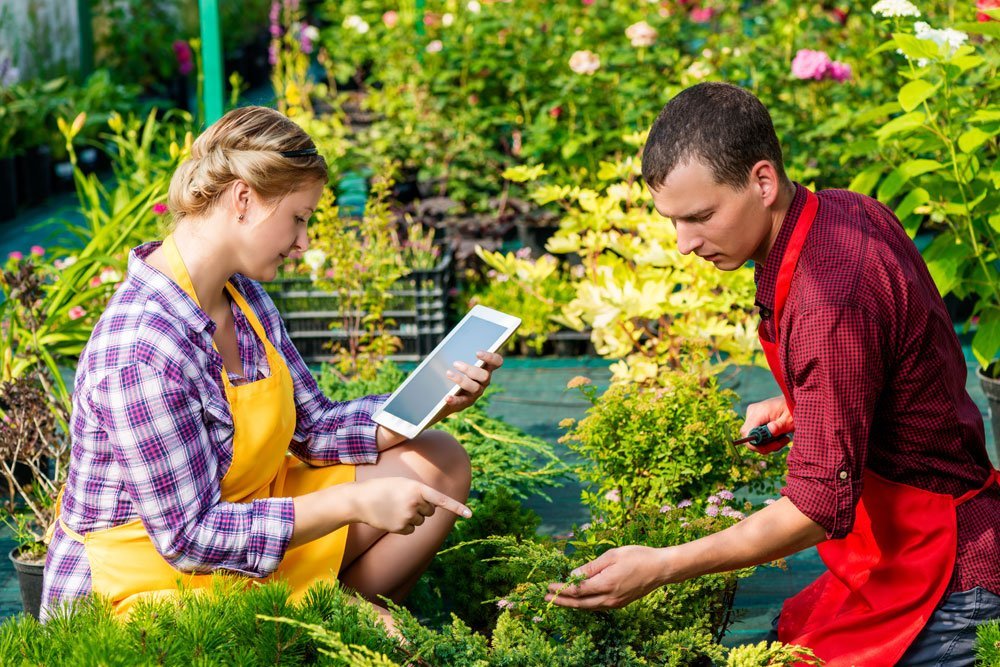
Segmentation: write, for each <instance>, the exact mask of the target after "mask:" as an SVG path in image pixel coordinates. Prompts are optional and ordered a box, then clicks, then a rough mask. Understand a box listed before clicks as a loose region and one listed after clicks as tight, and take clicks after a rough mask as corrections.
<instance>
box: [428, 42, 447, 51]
mask: <svg viewBox="0 0 1000 667" xmlns="http://www.w3.org/2000/svg"><path fill="white" fill-rule="evenodd" d="M443 48H444V44H442V43H441V40H440V39H435V40H434V41H433V42H431V43H430V44H428V45H427V53H438V52H439V51H440V50H441V49H443Z"/></svg>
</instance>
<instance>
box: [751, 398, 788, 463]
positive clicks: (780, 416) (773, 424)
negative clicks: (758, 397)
mask: <svg viewBox="0 0 1000 667" xmlns="http://www.w3.org/2000/svg"><path fill="white" fill-rule="evenodd" d="M761 424H767V428H768V430H769V431H771V433H773V434H774V435H776V436H777V435H781V434H782V433H789V432H791V431H794V430H795V420H794V419H793V418H792V413H791V412H789V410H788V404H787V403H786V402H785V397H784V396H775V397H774V398H769V399H767V400H766V401H761V402H759V403H751V404H750V405H749V406H747V418H746V420H745V421H744V422H743V426H741V427H740V436H741V437H744V438H745V437H747V436H748V435H749V434H750V431H751V429H754V428H757V427H758V426H760V425H761ZM786 444H788V439H787V438H782V439H779V440H777V441H775V442H773V443H771V444H768V445H763V446H761V447H754V446H753V445H747V447H748V448H749V449H750V450H751V451H754V452H757V453H758V454H770V453H771V452H775V451H777V450H779V449H781V448H782V447H784V446H785V445H786Z"/></svg>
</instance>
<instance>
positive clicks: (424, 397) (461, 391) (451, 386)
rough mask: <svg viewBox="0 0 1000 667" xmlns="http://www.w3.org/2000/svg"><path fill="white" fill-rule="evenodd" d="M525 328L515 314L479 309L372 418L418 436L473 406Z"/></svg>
mask: <svg viewBox="0 0 1000 667" xmlns="http://www.w3.org/2000/svg"><path fill="white" fill-rule="evenodd" d="M520 324H521V320H520V319H518V318H516V317H513V316H511V315H507V314H505V313H501V312H499V311H496V310H493V309H491V308H486V307H485V306H475V307H474V308H473V309H472V310H471V311H469V313H468V314H467V315H466V316H465V317H464V318H463V319H462V321H461V322H459V323H458V325H456V327H455V328H454V329H452V330H451V332H450V333H449V334H448V335H447V336H446V337H445V339H444V340H442V341H441V343H440V344H439V345H438V346H437V347H436V348H434V350H433V351H432V352H431V353H430V355H428V356H427V358H426V359H424V360H423V362H421V364H420V365H419V366H417V368H416V370H414V371H413V372H412V373H411V374H410V375H409V377H407V378H406V380H405V381H404V382H403V384H402V385H400V386H399V388H398V389H397V390H396V391H395V392H393V394H392V396H390V397H389V400H388V401H387V402H386V404H385V405H384V406H382V409H381V410H379V411H378V412H376V413H375V415H373V417H372V418H373V419H374V421H375V422H376V423H378V424H381V425H382V426H384V427H386V428H387V429H389V430H391V431H394V432H396V433H400V434H402V435H404V436H406V437H407V438H415V437H416V436H417V435H418V434H419V433H420V432H421V431H422V430H424V429H425V428H426V427H427V426H428V425H430V424H431V423H432V422H434V421H436V420H437V419H440V418H441V417H444V416H447V415H449V414H452V413H455V412H458V411H460V410H464V409H465V408H467V407H469V406H470V405H472V404H473V403H475V402H476V400H477V399H478V398H479V397H480V396H481V395H482V393H483V391H484V390H485V389H486V387H487V386H488V385H489V383H490V378H491V375H492V372H493V371H494V370H496V369H497V368H499V367H500V366H501V365H503V357H501V356H500V355H499V354H497V353H496V350H497V349H499V347H500V346H501V345H503V343H504V342H505V341H506V340H507V339H508V338H510V335H511V334H512V333H514V330H515V329H517V327H518V326H519V325H520Z"/></svg>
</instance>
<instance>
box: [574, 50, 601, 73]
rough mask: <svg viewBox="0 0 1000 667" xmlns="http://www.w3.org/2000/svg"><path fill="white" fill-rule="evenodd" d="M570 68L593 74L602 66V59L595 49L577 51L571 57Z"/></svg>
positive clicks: (578, 71) (577, 71)
mask: <svg viewBox="0 0 1000 667" xmlns="http://www.w3.org/2000/svg"><path fill="white" fill-rule="evenodd" d="M569 68H570V69H571V70H573V71H574V72H576V73H577V74H587V75H590V74H593V73H594V72H596V71H597V70H599V69H600V68H601V59H600V58H599V57H598V56H597V54H596V53H594V52H593V51H575V52H574V53H573V55H572V56H570V59H569Z"/></svg>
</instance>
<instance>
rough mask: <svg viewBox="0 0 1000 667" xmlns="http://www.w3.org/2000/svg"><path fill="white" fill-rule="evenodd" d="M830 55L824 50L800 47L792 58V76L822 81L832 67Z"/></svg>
mask: <svg viewBox="0 0 1000 667" xmlns="http://www.w3.org/2000/svg"><path fill="white" fill-rule="evenodd" d="M830 62H831V61H830V56H828V55H826V52H824V51H813V50H811V49H799V52H798V53H796V54H795V59H794V60H792V76H794V77H795V78H796V79H815V80H816V81H820V80H822V79H823V77H824V76H826V70H827V68H829V67H830Z"/></svg>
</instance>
